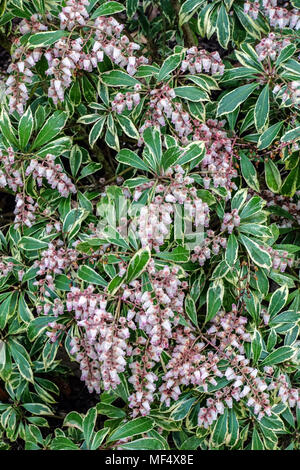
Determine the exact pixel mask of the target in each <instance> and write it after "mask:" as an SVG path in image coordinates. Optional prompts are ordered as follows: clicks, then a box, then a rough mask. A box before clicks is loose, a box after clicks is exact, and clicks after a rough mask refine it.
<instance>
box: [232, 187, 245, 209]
mask: <svg viewBox="0 0 300 470" xmlns="http://www.w3.org/2000/svg"><path fill="white" fill-rule="evenodd" d="M247 194H248V189H247V188H243V189H240V190H239V191H237V192H236V193H235V195H234V196H233V198H232V200H231V210H233V209H237V210H238V211H239V210H240V208H241V207H242V206H243V204H244V203H245V202H246V199H247Z"/></svg>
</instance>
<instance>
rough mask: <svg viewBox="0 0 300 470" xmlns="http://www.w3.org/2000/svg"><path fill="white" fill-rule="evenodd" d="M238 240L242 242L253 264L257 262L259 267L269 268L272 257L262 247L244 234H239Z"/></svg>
mask: <svg viewBox="0 0 300 470" xmlns="http://www.w3.org/2000/svg"><path fill="white" fill-rule="evenodd" d="M239 240H240V241H241V242H242V244H243V245H244V247H245V248H246V250H247V252H248V254H249V256H250V258H251V259H252V261H253V262H254V263H255V264H257V265H258V266H260V267H261V268H266V269H270V268H271V266H272V259H271V256H270V255H269V253H268V252H267V251H266V250H265V249H262V248H261V247H260V246H259V244H258V243H256V242H255V241H254V240H251V239H250V238H248V237H246V235H242V234H241V235H239Z"/></svg>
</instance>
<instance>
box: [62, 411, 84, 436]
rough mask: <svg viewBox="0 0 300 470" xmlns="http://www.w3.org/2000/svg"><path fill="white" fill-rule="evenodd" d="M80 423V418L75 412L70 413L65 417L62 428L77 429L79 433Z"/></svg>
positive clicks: (81, 419) (81, 421) (81, 420)
mask: <svg viewBox="0 0 300 470" xmlns="http://www.w3.org/2000/svg"><path fill="white" fill-rule="evenodd" d="M82 423H83V418H82V416H81V415H80V414H79V413H77V411H71V412H70V413H68V414H67V416H66V417H65V419H64V424H63V426H68V427H71V428H77V429H79V430H80V431H82Z"/></svg>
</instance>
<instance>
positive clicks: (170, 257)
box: [155, 246, 190, 263]
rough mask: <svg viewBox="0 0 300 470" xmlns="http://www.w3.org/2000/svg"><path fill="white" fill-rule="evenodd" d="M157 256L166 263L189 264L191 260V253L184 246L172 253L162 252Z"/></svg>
mask: <svg viewBox="0 0 300 470" xmlns="http://www.w3.org/2000/svg"><path fill="white" fill-rule="evenodd" d="M155 256H157V257H158V258H160V259H164V260H166V261H173V262H174V263H187V262H188V260H189V259H190V252H189V250H187V249H186V248H184V247H183V246H177V247H176V248H174V250H173V251H172V252H171V253H169V252H167V251H162V252H158V253H155Z"/></svg>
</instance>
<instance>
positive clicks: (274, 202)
mask: <svg viewBox="0 0 300 470" xmlns="http://www.w3.org/2000/svg"><path fill="white" fill-rule="evenodd" d="M253 194H254V193H253V192H252V191H249V196H250V195H253ZM260 195H261V197H262V198H263V199H264V200H266V201H267V207H273V206H280V207H281V208H282V209H284V210H285V211H286V212H288V213H289V214H290V215H291V216H293V217H294V219H295V222H296V223H297V224H300V199H299V196H300V191H296V193H295V196H296V197H297V201H294V200H293V198H289V197H286V196H282V195H281V194H274V193H272V191H269V190H268V189H267V190H263V191H261V193H260ZM271 217H272V219H273V220H275V221H276V223H277V224H280V225H279V226H280V227H292V226H293V223H294V222H293V220H290V219H288V218H283V217H282V216H280V219H279V217H277V216H276V212H275V213H272V212H271Z"/></svg>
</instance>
